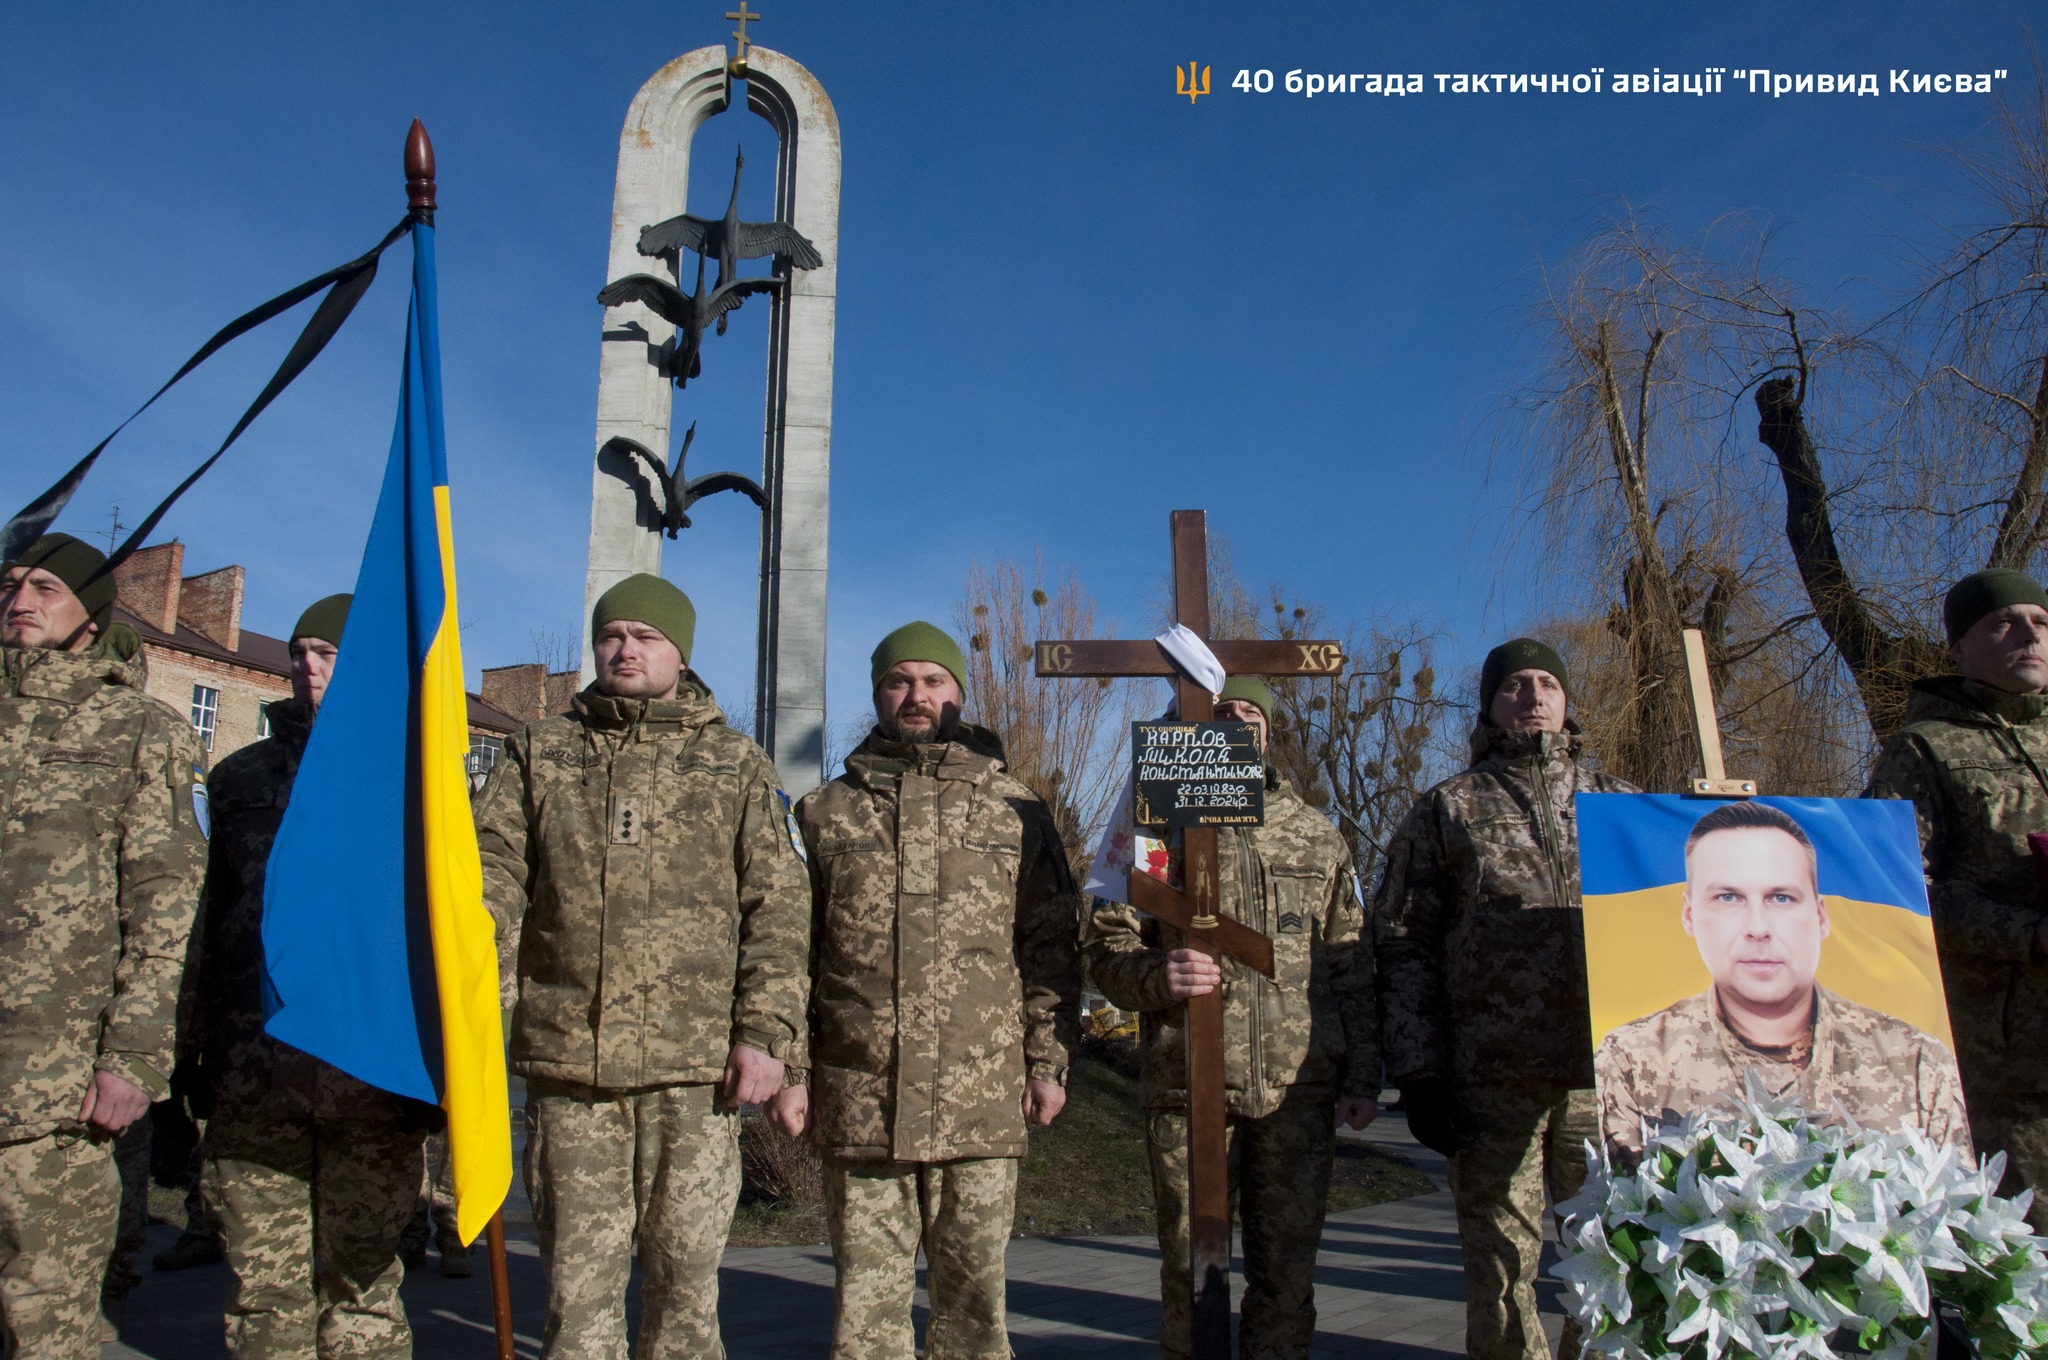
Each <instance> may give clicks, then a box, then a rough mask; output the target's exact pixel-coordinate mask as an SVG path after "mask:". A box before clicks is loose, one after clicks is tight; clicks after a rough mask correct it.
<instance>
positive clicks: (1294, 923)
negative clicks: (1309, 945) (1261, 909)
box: [1280, 911, 1301, 935]
mask: <svg viewBox="0 0 2048 1360" xmlns="http://www.w3.org/2000/svg"><path fill="white" fill-rule="evenodd" d="M1300 931H1301V913H1300V912H1298V911H1283V912H1281V913H1280V933H1281V934H1283V935H1293V934H1298V933H1300Z"/></svg>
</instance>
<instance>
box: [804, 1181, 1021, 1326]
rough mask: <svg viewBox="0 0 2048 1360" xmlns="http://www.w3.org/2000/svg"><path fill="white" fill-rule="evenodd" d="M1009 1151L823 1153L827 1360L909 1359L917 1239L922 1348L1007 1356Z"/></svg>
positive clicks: (1012, 1193) (1013, 1200)
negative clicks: (828, 1276)
mask: <svg viewBox="0 0 2048 1360" xmlns="http://www.w3.org/2000/svg"><path fill="white" fill-rule="evenodd" d="M1016 1217H1017V1159H1016V1158H1014V1157H968V1158H962V1159H961V1160H959V1161H953V1162H850V1161H845V1160H842V1159H840V1158H837V1157H827V1158H825V1225H826V1229H827V1231H828V1233H829V1235H830V1236H831V1239H832V1264H833V1266H834V1268H835V1269H836V1270H837V1272H838V1286H837V1288H836V1290H835V1291H834V1299H833V1303H834V1310H833V1318H832V1360H915V1357H916V1355H917V1343H916V1340H915V1338H914V1337H913V1335H912V1332H911V1325H910V1300H911V1295H912V1294H913V1293H914V1292H915V1290H916V1288H917V1248H918V1243H919V1242H920V1241H921V1242H923V1244H924V1254H925V1263H926V1266H927V1269H926V1273H925V1287H926V1292H927V1293H928V1294H929V1295H930V1296H931V1305H932V1307H931V1321H930V1324H929V1325H928V1326H927V1327H926V1329H925V1342H924V1354H925V1360H1009V1357H1010V1332H1009V1326H1008V1322H1007V1319H1006V1317H1005V1315H1004V1302H1005V1295H1004V1288H1003V1265H1004V1258H1005V1256H1006V1254H1007V1252H1008V1250H1009V1245H1010V1229H1011V1227H1012V1225H1013V1224H1014V1223H1015V1221H1016Z"/></svg>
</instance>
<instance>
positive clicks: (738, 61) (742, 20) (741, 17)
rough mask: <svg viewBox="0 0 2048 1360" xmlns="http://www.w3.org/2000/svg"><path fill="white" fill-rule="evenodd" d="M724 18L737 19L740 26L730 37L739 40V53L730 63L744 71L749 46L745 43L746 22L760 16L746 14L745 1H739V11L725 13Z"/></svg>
mask: <svg viewBox="0 0 2048 1360" xmlns="http://www.w3.org/2000/svg"><path fill="white" fill-rule="evenodd" d="M725 17H726V18H728V19H737V20H738V21H739V25H740V26H739V27H738V28H736V29H734V30H733V34H732V35H733V37H735V38H738V39H739V42H740V52H739V55H738V56H736V57H734V58H733V59H732V61H733V65H734V66H736V67H738V68H739V69H740V70H742V71H744V70H745V69H746V68H747V47H748V46H749V44H748V42H747V20H749V19H758V18H760V17H761V16H760V15H758V14H749V13H747V0H740V7H739V9H738V10H737V11H732V10H728V11H726V15H725Z"/></svg>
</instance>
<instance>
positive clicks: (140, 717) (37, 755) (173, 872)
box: [0, 644, 206, 1140]
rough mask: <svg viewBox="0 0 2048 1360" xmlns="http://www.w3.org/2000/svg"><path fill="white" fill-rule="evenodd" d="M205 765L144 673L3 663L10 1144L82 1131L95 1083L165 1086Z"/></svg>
mask: <svg viewBox="0 0 2048 1360" xmlns="http://www.w3.org/2000/svg"><path fill="white" fill-rule="evenodd" d="M203 760H204V755H203V753H202V752H201V751H200V749H199V741H198V738H196V737H195V736H194V735H193V734H192V728H191V726H190V725H189V724H188V723H186V721H185V720H184V719H183V718H181V717H179V716H178V715H177V714H176V713H174V712H172V711H171V709H170V708H169V707H167V706H166V705H164V704H162V703H159V702H158V701H157V700H155V699H151V698H148V697H146V696H144V694H143V693H142V666H141V664H140V662H139V661H131V660H127V659H124V658H123V657H120V656H117V655H113V654H111V653H110V652H109V651H108V650H107V648H106V647H105V645H104V644H103V645H101V646H96V647H94V648H93V649H92V650H91V651H88V652H82V653H69V652H52V651H43V650H40V649H23V650H14V649H5V650H0V959H5V960H7V962H6V964H5V966H4V971H5V976H6V979H7V985H6V986H5V987H0V1140H13V1139H21V1138H31V1137H37V1136H40V1135H42V1134H45V1133H50V1132H53V1131H55V1130H57V1129H59V1128H65V1127H73V1128H75V1127H76V1122H75V1121H76V1119H77V1117H78V1108H79V1104H80V1102H82V1101H83V1100H84V1098H85V1091H86V1087H87V1086H88V1085H90V1084H91V1081H92V1074H93V1072H94V1071H95V1070H98V1071H104V1072H112V1073H114V1074H116V1075H118V1076H121V1077H125V1078H126V1079H127V1080H129V1081H131V1082H133V1083H135V1084H136V1085H137V1086H139V1087H141V1088H142V1089H143V1090H145V1091H147V1092H149V1094H150V1095H151V1096H152V1097H154V1098H157V1099H161V1098H162V1097H163V1096H164V1094H165V1092H166V1090H167V1089H168V1080H169V1076H170V1071H171V1057H172V1041H173V1030H174V1028H175V1023H176V1018H177V1005H178V988H179V981H180V976H181V975H182V973H183V972H184V968H185V951H186V946H187V943H188V939H189V936H190V934H191V931H192V917H193V912H194V911H195V910H196V909H197V907H198V904H199V879H200V874H201V872H202V871H203V870H204V867H205V863H206V841H205V839H204V835H203V828H202V826H201V825H200V820H199V819H200V817H201V816H203V812H201V810H200V809H201V808H202V807H203V805H204V799H205V792H204V788H205V775H204V765H203V764H202V762H203Z"/></svg>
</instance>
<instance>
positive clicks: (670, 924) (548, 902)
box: [475, 680, 811, 1090]
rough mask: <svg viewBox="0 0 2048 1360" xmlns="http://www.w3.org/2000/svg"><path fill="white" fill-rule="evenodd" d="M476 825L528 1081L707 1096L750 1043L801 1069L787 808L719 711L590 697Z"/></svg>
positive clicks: (489, 798) (777, 783)
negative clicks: (669, 1088)
mask: <svg viewBox="0 0 2048 1360" xmlns="http://www.w3.org/2000/svg"><path fill="white" fill-rule="evenodd" d="M475 811H476V829H477V842H478V847H479V849H480V850H481V851H482V855H483V870H484V901H485V903H486V905H488V906H489V907H490V909H491V914H492V915H493V916H495V917H496V918H497V920H498V925H499V933H500V939H501V940H503V941H506V942H515V941H516V944H512V945H510V948H511V949H512V950H513V951H514V957H512V958H507V959H504V960H501V964H500V966H501V968H504V969H505V970H507V971H516V975H517V978H518V1003H517V1005H516V1006H515V1007H514V1009H513V1014H512V1041H511V1064H512V1069H513V1070H514V1071H515V1072H518V1073H520V1074H521V1075H524V1076H539V1077H552V1078H555V1079H557V1080H561V1081H572V1082H580V1083H582V1084H585V1085H589V1086H597V1087H604V1088H608V1089H614V1090H616V1089H627V1088H633V1087H645V1086H660V1085H670V1084H674V1083H678V1082H710V1081H716V1080H718V1079H719V1078H720V1077H721V1076H722V1075H723V1073H724V1071H725V1062H726V1055H727V1053H728V1052H729V1051H730V1050H731V1048H732V1046H733V1045H734V1044H742V1043H743V1044H746V1045H748V1046H749V1047H752V1048H757V1049H760V1050H761V1051H762V1052H764V1053H768V1054H770V1055H771V1056H773V1057H776V1058H780V1059H782V1060H783V1061H784V1062H788V1063H795V1064H799V1065H800V1064H801V1062H802V1059H803V1031H802V1023H803V1014H804V1002H805V994H806V986H807V983H806V978H805V975H804V964H805V960H806V959H807V957H808V955H809V950H810V930H811V909H810V897H809V894H808V893H807V892H806V891H805V888H806V884H805V882H804V870H803V861H802V859H801V858H800V857H799V855H798V852H797V848H796V843H795V839H794V837H795V830H794V827H793V825H792V823H791V822H790V819H789V804H788V800H787V799H786V798H785V797H784V795H783V793H782V789H781V780H780V779H779V778H778V777H777V776H776V773H775V767H774V765H772V764H770V763H769V760H768V757H767V755H766V754H765V753H764V752H763V751H762V750H761V748H760V747H758V746H756V745H754V743H753V742H751V741H749V740H748V739H747V738H745V737H743V736H741V735H740V734H739V733H738V732H735V731H734V730H733V729H732V728H730V727H727V726H726V725H725V715H724V714H723V713H721V712H720V711H719V708H718V705H717V704H716V703H715V702H713V700H712V698H711V695H710V693H709V691H707V690H704V689H703V688H701V687H699V686H697V685H696V683H695V681H694V680H691V681H690V682H689V688H687V689H686V691H685V693H684V694H683V695H682V696H681V697H679V698H676V699H653V700H642V699H621V698H614V697H612V696H610V695H606V694H602V693H599V692H598V690H597V689H596V688H595V687H594V686H593V687H592V688H589V689H586V690H584V691H583V692H582V693H581V694H579V695H577V696H576V698H575V700H574V701H573V704H572V706H571V710H570V711H569V712H568V713H564V714H559V715H557V716H555V717H552V718H543V719H541V720H540V721H539V722H536V723H532V724H529V725H528V726H527V727H526V729H525V730H524V731H522V732H521V733H519V735H517V736H515V737H513V738H511V739H510V740H509V741H507V742H506V743H505V753H504V755H503V757H502V758H501V759H500V760H499V761H498V764H497V767H496V768H495V769H493V770H492V771H491V776H490V778H489V780H488V781H486V783H485V784H484V787H483V789H482V790H481V791H480V792H479V793H478V794H477V797H476V803H475Z"/></svg>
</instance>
